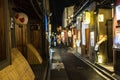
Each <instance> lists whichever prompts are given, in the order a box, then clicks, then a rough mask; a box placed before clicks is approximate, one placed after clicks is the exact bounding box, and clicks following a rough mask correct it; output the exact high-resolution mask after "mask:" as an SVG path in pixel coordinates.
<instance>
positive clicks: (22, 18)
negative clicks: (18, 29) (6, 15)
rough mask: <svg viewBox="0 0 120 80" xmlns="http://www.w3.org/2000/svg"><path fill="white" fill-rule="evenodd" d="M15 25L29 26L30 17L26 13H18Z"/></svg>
mask: <svg viewBox="0 0 120 80" xmlns="http://www.w3.org/2000/svg"><path fill="white" fill-rule="evenodd" d="M15 23H17V24H27V23H28V16H27V15H26V14H25V13H16V14H15Z"/></svg>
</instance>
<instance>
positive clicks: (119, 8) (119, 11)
mask: <svg viewBox="0 0 120 80" xmlns="http://www.w3.org/2000/svg"><path fill="white" fill-rule="evenodd" d="M116 18H117V20H120V5H118V6H116Z"/></svg>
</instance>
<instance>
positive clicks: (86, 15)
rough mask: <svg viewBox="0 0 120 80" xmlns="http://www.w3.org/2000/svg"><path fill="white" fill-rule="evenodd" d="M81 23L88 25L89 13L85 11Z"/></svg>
mask: <svg viewBox="0 0 120 80" xmlns="http://www.w3.org/2000/svg"><path fill="white" fill-rule="evenodd" d="M83 22H84V24H90V12H88V11H85V13H84V16H83Z"/></svg>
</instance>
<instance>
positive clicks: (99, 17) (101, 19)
mask: <svg viewBox="0 0 120 80" xmlns="http://www.w3.org/2000/svg"><path fill="white" fill-rule="evenodd" d="M98 21H99V22H104V15H103V14H98Z"/></svg>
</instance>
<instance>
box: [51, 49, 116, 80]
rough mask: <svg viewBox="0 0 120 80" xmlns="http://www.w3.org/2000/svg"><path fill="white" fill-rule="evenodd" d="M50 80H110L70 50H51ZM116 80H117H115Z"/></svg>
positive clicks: (110, 79)
mask: <svg viewBox="0 0 120 80" xmlns="http://www.w3.org/2000/svg"><path fill="white" fill-rule="evenodd" d="M51 50H52V51H53V52H52V59H51V73H50V80H112V79H115V78H111V77H108V76H106V75H104V74H102V73H101V72H99V71H98V70H97V69H95V68H93V67H91V66H90V65H88V64H87V63H85V62H84V61H82V60H81V59H80V58H78V57H77V56H75V51H73V50H72V49H71V48H52V49H51ZM116 80H117V79H116Z"/></svg>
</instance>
